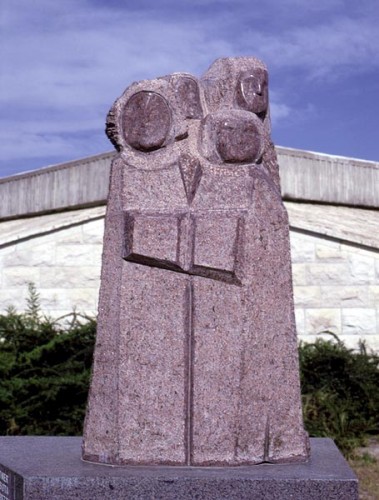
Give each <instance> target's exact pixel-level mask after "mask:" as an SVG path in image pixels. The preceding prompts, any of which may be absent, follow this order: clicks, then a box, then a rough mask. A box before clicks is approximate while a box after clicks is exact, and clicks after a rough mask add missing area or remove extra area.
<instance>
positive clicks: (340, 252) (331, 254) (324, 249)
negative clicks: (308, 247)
mask: <svg viewBox="0 0 379 500" xmlns="http://www.w3.org/2000/svg"><path fill="white" fill-rule="evenodd" d="M316 257H317V259H318V260H322V261H338V260H345V259H346V258H347V250H346V247H344V246H343V245H340V244H339V243H335V242H322V243H316Z"/></svg>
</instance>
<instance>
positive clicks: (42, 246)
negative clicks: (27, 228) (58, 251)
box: [3, 237, 55, 267]
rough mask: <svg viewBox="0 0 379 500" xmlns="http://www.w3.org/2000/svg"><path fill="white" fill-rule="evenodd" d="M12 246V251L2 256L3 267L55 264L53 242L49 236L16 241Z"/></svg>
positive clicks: (49, 265)
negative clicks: (20, 241) (21, 241)
mask: <svg viewBox="0 0 379 500" xmlns="http://www.w3.org/2000/svg"><path fill="white" fill-rule="evenodd" d="M13 248H14V251H13V252H10V253H9V254H7V255H5V256H4V258H3V265H4V267H13V266H17V267H20V266H27V267H33V266H35V267H38V266H46V267H51V266H54V265H55V243H54V242H52V241H50V238H47V237H41V238H38V239H33V240H30V241H26V242H23V243H18V244H17V245H15V246H14V247H13Z"/></svg>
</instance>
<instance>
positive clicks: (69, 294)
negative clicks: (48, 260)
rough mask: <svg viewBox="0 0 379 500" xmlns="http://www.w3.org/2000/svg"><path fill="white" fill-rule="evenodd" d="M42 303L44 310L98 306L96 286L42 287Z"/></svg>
mask: <svg viewBox="0 0 379 500" xmlns="http://www.w3.org/2000/svg"><path fill="white" fill-rule="evenodd" d="M39 296H40V304H41V309H42V310H43V311H50V310H57V311H58V310H69V311H73V310H74V309H75V310H77V311H80V312H81V311H84V310H90V311H93V313H95V311H96V308H97V289H96V288H76V289H70V288H66V289H65V288H42V289H41V290H39Z"/></svg>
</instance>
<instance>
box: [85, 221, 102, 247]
mask: <svg viewBox="0 0 379 500" xmlns="http://www.w3.org/2000/svg"><path fill="white" fill-rule="evenodd" d="M103 237H104V218H101V219H98V220H93V221H90V222H86V223H85V224H83V225H82V238H83V243H92V244H97V245H102V244H103Z"/></svg>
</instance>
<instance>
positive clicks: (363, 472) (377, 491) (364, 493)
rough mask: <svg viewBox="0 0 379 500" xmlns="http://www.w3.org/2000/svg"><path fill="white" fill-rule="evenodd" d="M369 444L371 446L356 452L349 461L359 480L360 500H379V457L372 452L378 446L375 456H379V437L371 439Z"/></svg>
mask: <svg viewBox="0 0 379 500" xmlns="http://www.w3.org/2000/svg"><path fill="white" fill-rule="evenodd" d="M369 444H370V445H371V446H369V447H367V448H363V449H360V451H358V452H356V453H355V455H353V456H352V458H350V459H349V464H350V467H351V468H352V469H353V470H354V472H355V473H356V475H357V476H358V479H359V498H360V499H361V500H379V459H378V458H379V457H378V458H376V456H374V454H373V453H372V451H371V450H372V447H373V445H374V446H375V445H376V446H375V448H376V450H377V451H376V453H375V455H379V436H376V437H373V438H371V439H370V440H369ZM366 450H367V451H366Z"/></svg>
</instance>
